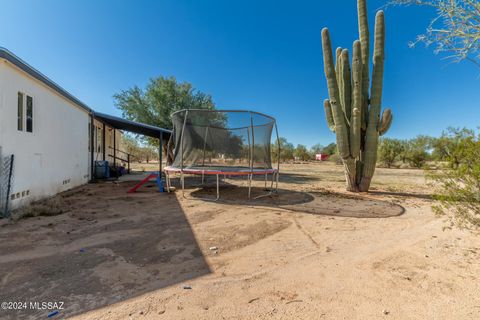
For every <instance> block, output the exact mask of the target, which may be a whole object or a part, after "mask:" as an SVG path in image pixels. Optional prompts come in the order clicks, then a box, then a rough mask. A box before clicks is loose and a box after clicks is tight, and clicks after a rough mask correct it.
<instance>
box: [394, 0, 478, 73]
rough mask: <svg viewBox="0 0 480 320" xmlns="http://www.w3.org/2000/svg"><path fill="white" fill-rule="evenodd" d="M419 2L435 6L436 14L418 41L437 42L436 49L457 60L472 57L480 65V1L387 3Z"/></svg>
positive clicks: (415, 0) (398, 1)
mask: <svg viewBox="0 0 480 320" xmlns="http://www.w3.org/2000/svg"><path fill="white" fill-rule="evenodd" d="M395 5H404V6H410V5H418V6H427V7H431V8H434V9H435V10H436V13H437V16H436V17H435V18H434V19H433V20H432V21H431V22H430V24H429V25H428V27H427V29H426V32H425V33H424V34H421V35H418V36H417V38H416V39H415V41H412V42H410V43H409V46H410V47H414V46H416V45H417V44H418V43H424V44H425V45H426V46H431V45H433V46H435V48H434V53H435V54H439V53H448V54H449V58H451V59H453V61H455V62H460V61H470V62H472V63H473V64H475V65H476V66H477V67H479V68H480V1H479V0H390V1H389V2H388V4H387V6H395Z"/></svg>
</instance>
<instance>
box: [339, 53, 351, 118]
mask: <svg viewBox="0 0 480 320" xmlns="http://www.w3.org/2000/svg"><path fill="white" fill-rule="evenodd" d="M341 63H342V65H341V67H340V68H341V71H342V75H341V77H342V82H341V83H342V86H341V87H340V95H341V97H342V98H341V100H342V107H343V112H344V114H345V119H346V120H347V121H346V122H347V124H350V117H351V115H352V74H351V70H350V58H349V56H348V50H347V49H343V50H342V59H341Z"/></svg>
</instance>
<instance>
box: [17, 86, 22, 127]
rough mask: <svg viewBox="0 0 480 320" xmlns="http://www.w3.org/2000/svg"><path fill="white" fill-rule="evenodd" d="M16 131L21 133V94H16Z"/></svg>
mask: <svg viewBox="0 0 480 320" xmlns="http://www.w3.org/2000/svg"><path fill="white" fill-rule="evenodd" d="M17 129H18V131H23V93H21V92H19V93H18V102H17Z"/></svg>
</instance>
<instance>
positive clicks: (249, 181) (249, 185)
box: [248, 174, 252, 199]
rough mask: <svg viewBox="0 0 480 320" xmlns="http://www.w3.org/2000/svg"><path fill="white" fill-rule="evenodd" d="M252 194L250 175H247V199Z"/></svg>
mask: <svg viewBox="0 0 480 320" xmlns="http://www.w3.org/2000/svg"><path fill="white" fill-rule="evenodd" d="M251 194H252V175H251V174H249V175H248V199H250V196H251Z"/></svg>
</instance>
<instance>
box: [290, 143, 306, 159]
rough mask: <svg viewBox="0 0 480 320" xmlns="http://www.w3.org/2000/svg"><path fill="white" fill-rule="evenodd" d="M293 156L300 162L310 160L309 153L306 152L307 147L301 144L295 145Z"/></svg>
mask: <svg viewBox="0 0 480 320" xmlns="http://www.w3.org/2000/svg"><path fill="white" fill-rule="evenodd" d="M293 154H294V155H295V157H297V158H298V159H299V160H302V161H307V160H310V153H309V152H308V149H307V147H306V146H304V145H303V144H299V145H297V147H296V148H295V151H294V153H293Z"/></svg>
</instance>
